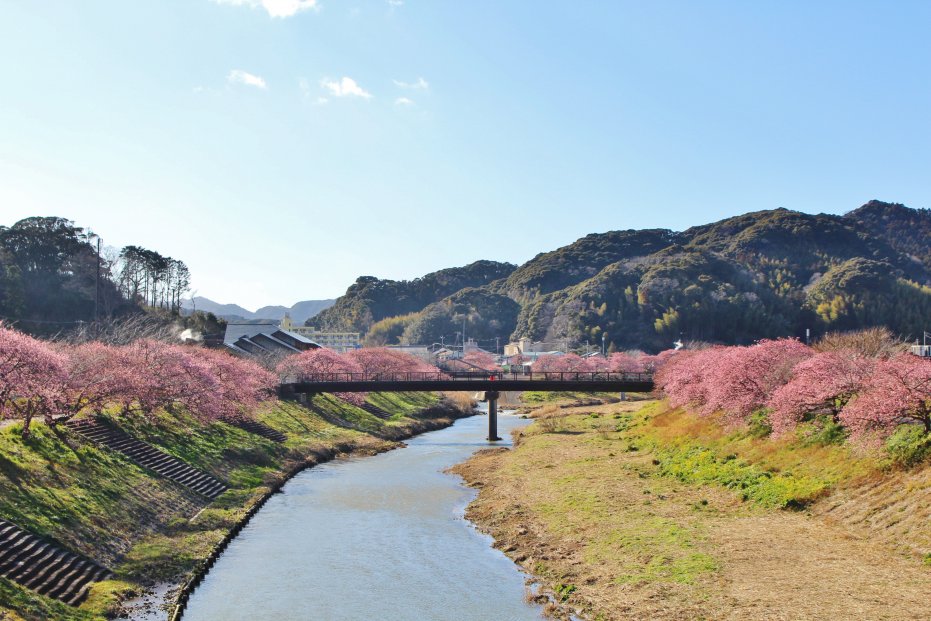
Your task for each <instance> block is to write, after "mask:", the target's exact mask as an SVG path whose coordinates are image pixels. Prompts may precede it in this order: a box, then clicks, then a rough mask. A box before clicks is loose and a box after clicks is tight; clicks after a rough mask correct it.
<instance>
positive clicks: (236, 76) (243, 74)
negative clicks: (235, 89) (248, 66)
mask: <svg viewBox="0 0 931 621" xmlns="http://www.w3.org/2000/svg"><path fill="white" fill-rule="evenodd" d="M226 81H227V82H229V83H230V84H242V85H244V86H253V87H255V88H260V89H262V90H265V89H266V88H268V85H267V84H266V83H265V79H264V78H262V77H261V76H257V75H254V74H251V73H249V72H248V71H243V70H242V69H233V70H232V71H230V73H229V75H228V76H226Z"/></svg>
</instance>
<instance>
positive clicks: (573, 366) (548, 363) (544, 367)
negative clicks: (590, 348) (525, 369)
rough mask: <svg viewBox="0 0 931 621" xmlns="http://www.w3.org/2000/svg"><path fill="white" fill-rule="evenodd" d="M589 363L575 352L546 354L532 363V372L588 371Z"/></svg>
mask: <svg viewBox="0 0 931 621" xmlns="http://www.w3.org/2000/svg"><path fill="white" fill-rule="evenodd" d="M589 370H590V365H589V363H588V361H587V360H586V359H585V358H582V357H581V356H579V355H577V354H547V355H544V356H540V357H539V358H537V360H536V362H534V363H533V372H534V373H571V372H582V371H589Z"/></svg>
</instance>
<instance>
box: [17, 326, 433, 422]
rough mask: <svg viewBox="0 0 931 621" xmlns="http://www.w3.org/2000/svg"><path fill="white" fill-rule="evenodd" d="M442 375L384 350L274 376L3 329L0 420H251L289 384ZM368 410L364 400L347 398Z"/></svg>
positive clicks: (324, 354) (300, 360) (283, 368)
mask: <svg viewBox="0 0 931 621" xmlns="http://www.w3.org/2000/svg"><path fill="white" fill-rule="evenodd" d="M398 371H401V372H407V371H436V368H435V367H432V366H430V365H427V364H426V363H424V362H422V361H420V360H419V359H417V358H415V357H413V356H409V355H406V354H403V353H399V352H392V351H389V350H383V349H363V350H357V351H354V352H351V353H349V354H346V355H339V354H337V353H335V352H333V351H331V350H328V349H316V350H312V351H308V352H303V353H301V354H296V355H293V356H289V357H287V358H285V359H284V360H283V361H282V362H281V363H280V364H279V365H278V366H277V368H276V369H275V372H271V371H269V370H267V369H265V368H264V367H262V366H261V365H259V364H258V363H256V362H253V361H251V360H247V359H243V358H238V357H236V356H233V355H230V354H227V353H226V352H223V351H218V350H211V349H206V348H202V347H195V346H189V345H176V344H171V343H165V342H161V341H154V340H139V341H136V342H134V343H132V344H130V345H125V346H114V345H106V344H103V343H98V342H91V343H86V344H81V345H65V344H59V343H50V342H47V341H42V340H38V339H34V338H32V337H30V336H27V335H25V334H22V333H20V332H18V331H16V330H12V329H9V328H6V327H4V326H2V325H0V419H18V420H22V421H23V423H24V425H23V435H24V436H28V435H29V427H30V423H31V422H32V420H33V419H43V420H45V422H46V423H48V424H49V425H55V424H57V423H60V422H62V421H65V420H67V419H69V418H71V417H73V416H76V415H78V414H80V413H82V412H93V411H100V410H102V409H104V408H107V407H110V408H118V409H119V411H120V412H121V413H128V412H133V411H136V412H140V413H142V414H143V415H146V416H152V415H153V414H154V413H155V412H157V411H158V410H160V409H164V408H174V407H181V408H183V409H184V410H186V411H187V412H189V413H190V414H191V415H193V416H194V417H196V418H197V419H199V420H201V421H204V422H210V421H214V420H233V419H236V418H241V417H246V416H251V415H253V413H254V410H255V408H256V406H257V405H258V404H259V403H260V402H261V401H263V400H266V399H271V398H274V396H275V394H276V390H277V387H278V385H279V383H280V381H281V380H282V379H286V380H288V381H293V379H295V378H297V377H299V376H301V375H306V374H314V373H328V372H369V373H383V372H398ZM345 398H346V399H347V400H348V401H351V402H353V403H356V404H361V403H362V401H364V399H365V396H364V395H351V396H350V395H345Z"/></svg>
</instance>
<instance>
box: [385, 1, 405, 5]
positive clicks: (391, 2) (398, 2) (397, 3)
mask: <svg viewBox="0 0 931 621" xmlns="http://www.w3.org/2000/svg"><path fill="white" fill-rule="evenodd" d="M388 4H389V5H391V6H392V7H399V6H404V0H388Z"/></svg>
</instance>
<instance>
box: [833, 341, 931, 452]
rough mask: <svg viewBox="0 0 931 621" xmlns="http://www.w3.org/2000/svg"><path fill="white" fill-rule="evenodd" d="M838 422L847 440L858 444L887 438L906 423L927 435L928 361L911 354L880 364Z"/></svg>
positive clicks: (930, 408) (930, 410)
mask: <svg viewBox="0 0 931 621" xmlns="http://www.w3.org/2000/svg"><path fill="white" fill-rule="evenodd" d="M839 418H840V421H841V423H842V424H843V425H845V426H846V427H847V428H848V429H850V432H851V437H852V438H855V439H861V440H862V439H864V438H865V437H866V436H867V435H871V434H875V435H876V436H878V437H880V438H882V437H885V436H888V435H889V434H891V433H892V432H893V431H894V430H895V428H896V427H897V426H898V425H901V424H906V423H919V424H921V425H923V426H924V429H925V431H926V432H929V433H931V360H926V359H922V358H919V357H918V356H913V355H911V354H898V355H896V356H893V357H891V358H889V359H887V360H880V361H879V362H877V363H876V366H875V368H874V370H873V373H872V374H870V375H869V377H868V378H866V380H865V383H864V386H863V389H862V390H861V392H860V394H859V395H858V396H857V397H856V398H854V399H851V400H850V401H849V402H848V403H847V405H846V406H845V407H844V409H843V410H841V413H840V416H839Z"/></svg>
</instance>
